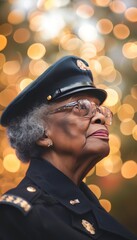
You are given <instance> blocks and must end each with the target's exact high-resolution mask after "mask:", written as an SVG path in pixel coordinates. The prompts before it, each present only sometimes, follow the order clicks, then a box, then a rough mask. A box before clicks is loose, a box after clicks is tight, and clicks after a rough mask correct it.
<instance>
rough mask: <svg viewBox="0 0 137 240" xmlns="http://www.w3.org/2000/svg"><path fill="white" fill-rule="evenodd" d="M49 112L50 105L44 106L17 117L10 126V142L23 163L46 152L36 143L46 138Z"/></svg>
mask: <svg viewBox="0 0 137 240" xmlns="http://www.w3.org/2000/svg"><path fill="white" fill-rule="evenodd" d="M48 111H49V105H47V104H42V105H40V106H39V107H34V108H33V109H32V110H31V111H29V112H28V113H27V114H26V115H24V116H21V117H17V118H16V119H14V121H12V122H11V123H10V125H9V126H8V128H7V135H8V138H9V142H10V144H11V146H12V147H13V148H14V149H15V150H16V154H17V157H18V158H19V159H20V160H21V161H23V162H29V161H30V158H32V157H37V156H41V155H42V153H43V151H45V150H44V149H43V148H42V147H40V146H38V145H37V144H36V142H37V141H38V140H39V139H40V138H41V137H43V136H44V133H45V128H46V121H45V120H46V118H47V113H48Z"/></svg>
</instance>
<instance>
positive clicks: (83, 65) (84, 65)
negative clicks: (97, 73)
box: [77, 60, 90, 70]
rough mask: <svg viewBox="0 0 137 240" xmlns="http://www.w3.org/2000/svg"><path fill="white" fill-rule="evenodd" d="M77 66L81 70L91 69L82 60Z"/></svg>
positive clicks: (78, 61)
mask: <svg viewBox="0 0 137 240" xmlns="http://www.w3.org/2000/svg"><path fill="white" fill-rule="evenodd" d="M77 66H78V67H79V68H80V69H81V70H90V68H89V67H88V66H87V65H86V64H85V63H84V62H82V61H81V60H77Z"/></svg>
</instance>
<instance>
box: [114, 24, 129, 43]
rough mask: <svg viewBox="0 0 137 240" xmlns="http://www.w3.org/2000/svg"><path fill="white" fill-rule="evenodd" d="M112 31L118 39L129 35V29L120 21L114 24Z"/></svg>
mask: <svg viewBox="0 0 137 240" xmlns="http://www.w3.org/2000/svg"><path fill="white" fill-rule="evenodd" d="M113 33H114V35H115V37H117V38H118V39H125V38H127V37H128V36H129V34H130V30H129V28H128V26H126V25H125V24H122V23H120V24H117V25H115V27H114V29H113Z"/></svg>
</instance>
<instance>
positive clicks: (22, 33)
mask: <svg viewBox="0 0 137 240" xmlns="http://www.w3.org/2000/svg"><path fill="white" fill-rule="evenodd" d="M29 38H30V32H29V30H28V29H26V28H19V29H17V30H16V31H15V32H14V34H13V39H14V41H15V42H17V43H25V42H27V41H28V40H29Z"/></svg>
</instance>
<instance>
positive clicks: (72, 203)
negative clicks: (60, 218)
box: [70, 198, 80, 205]
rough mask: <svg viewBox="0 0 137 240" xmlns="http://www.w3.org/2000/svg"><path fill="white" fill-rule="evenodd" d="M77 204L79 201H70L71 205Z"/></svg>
mask: <svg viewBox="0 0 137 240" xmlns="http://www.w3.org/2000/svg"><path fill="white" fill-rule="evenodd" d="M78 203H80V201H79V199H77V198H76V199H74V200H70V204H71V205H75V204H78Z"/></svg>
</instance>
